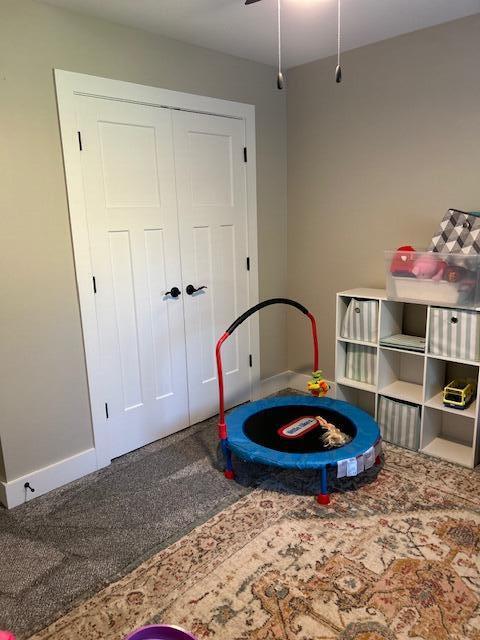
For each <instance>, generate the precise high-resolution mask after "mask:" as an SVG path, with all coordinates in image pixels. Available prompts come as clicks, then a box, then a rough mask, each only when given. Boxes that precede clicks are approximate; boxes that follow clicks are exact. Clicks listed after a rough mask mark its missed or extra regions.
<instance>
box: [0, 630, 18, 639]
mask: <svg viewBox="0 0 480 640" xmlns="http://www.w3.org/2000/svg"><path fill="white" fill-rule="evenodd" d="M0 640H15V636H14V635H13V633H10V631H0Z"/></svg>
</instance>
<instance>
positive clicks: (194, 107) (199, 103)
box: [55, 70, 260, 467]
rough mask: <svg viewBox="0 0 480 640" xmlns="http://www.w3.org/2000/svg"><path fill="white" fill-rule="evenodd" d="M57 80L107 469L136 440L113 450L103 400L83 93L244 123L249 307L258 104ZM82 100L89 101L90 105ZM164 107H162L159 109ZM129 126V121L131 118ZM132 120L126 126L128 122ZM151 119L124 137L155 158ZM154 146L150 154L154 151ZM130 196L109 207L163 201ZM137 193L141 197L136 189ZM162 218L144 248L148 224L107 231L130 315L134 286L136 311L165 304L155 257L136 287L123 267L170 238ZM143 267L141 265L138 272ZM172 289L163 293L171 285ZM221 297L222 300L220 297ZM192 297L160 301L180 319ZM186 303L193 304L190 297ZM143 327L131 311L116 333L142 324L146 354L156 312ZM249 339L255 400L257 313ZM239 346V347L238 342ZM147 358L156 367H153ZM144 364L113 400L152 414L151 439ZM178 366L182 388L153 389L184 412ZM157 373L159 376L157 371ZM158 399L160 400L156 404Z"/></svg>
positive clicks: (63, 76)
mask: <svg viewBox="0 0 480 640" xmlns="http://www.w3.org/2000/svg"><path fill="white" fill-rule="evenodd" d="M55 82H56V91H57V100H58V110H59V119H60V129H61V135H62V148H63V155H64V163H65V173H66V180H67V194H68V204H69V212H70V223H71V230H72V239H73V246H74V254H75V269H76V277H77V284H78V293H79V301H80V312H81V318H82V329H83V336H84V345H85V354H86V362H87V373H88V384H89V391H90V400H91V412H92V424H93V434H94V440H95V451H96V456H97V466H98V467H102V466H105V465H107V464H109V463H110V460H111V459H112V457H113V456H114V455H118V453H119V452H121V450H122V447H123V448H129V447H130V446H132V445H131V444H128V442H125V443H123V444H122V443H121V442H117V444H116V445H115V446H114V448H113V449H112V448H111V442H110V429H109V428H108V421H107V419H106V416H105V402H106V401H107V400H106V398H107V396H108V392H109V385H108V381H107V380H105V377H104V376H103V375H102V361H101V352H100V344H101V339H100V327H99V325H98V323H97V310H96V305H98V304H100V302H99V295H98V294H97V296H95V294H94V293H93V289H92V276H93V275H95V270H94V265H93V259H94V256H93V252H92V253H91V252H90V238H89V235H88V218H87V212H86V204H87V203H86V197H85V189H84V184H83V175H82V160H81V156H82V153H85V152H87V147H88V144H89V142H88V137H89V136H88V135H87V134H86V133H85V132H82V131H81V125H80V120H81V118H80V116H81V114H80V111H79V96H82V97H85V99H86V98H92V99H95V98H104V100H103V101H102V102H108V101H109V100H110V101H116V102H119V103H125V106H127V105H129V103H133V104H131V105H130V106H132V107H141V106H144V107H147V109H146V110H144V111H143V112H142V113H143V115H142V117H145V114H146V113H147V112H148V109H149V108H150V107H155V108H157V109H158V108H159V107H163V109H161V111H164V112H165V113H166V114H168V116H169V117H170V118H171V117H172V110H175V112H178V110H182V111H187V112H188V111H192V112H197V113H203V114H210V115H211V114H214V115H218V116H223V117H225V118H229V119H232V120H233V121H239V122H240V123H242V126H243V131H244V132H245V133H244V136H245V140H246V146H247V147H248V152H249V162H248V164H246V165H245V167H244V179H245V183H244V184H245V191H246V196H245V199H246V210H247V246H248V255H249V257H250V271H248V272H247V304H246V307H249V306H252V305H254V304H256V303H257V302H258V270H257V264H258V261H257V221H256V168H255V116H254V107H252V106H251V105H246V104H241V103H234V102H230V101H224V100H218V99H212V98H205V97H202V96H196V95H190V94H186V93H179V92H174V91H168V90H164V89H158V88H154V87H147V86H143V85H137V84H133V83H127V82H121V81H116V80H110V79H106V78H98V77H95V76H88V75H84V74H77V73H72V72H67V71H60V70H56V71H55ZM86 102H88V100H86ZM81 104H85V102H84V103H81ZM158 110H159V111H160V109H158ZM167 110H168V111H167ZM135 111H136V113H139V112H138V111H137V110H135ZM84 115H85V114H84ZM173 115H175V114H173ZM179 115H182V114H181V113H179ZM136 117H137V116H136ZM110 119H111V118H110ZM105 121H109V119H108V114H107V117H106V118H105ZM113 122H114V123H115V120H114V119H113ZM110 124H111V123H110ZM123 124H124V125H125V123H123ZM126 124H127V125H128V120H127V123H126ZM151 124H152V123H151V122H148V118H147V121H144V122H142V123H140V124H139V128H140V129H142V131H135V132H134V133H132V131H130V132H129V133H126V135H124V136H123V144H127V139H128V135H130V137H132V136H133V137H135V139H136V140H137V142H138V141H140V142H139V148H140V149H143V152H144V156H145V157H147V156H148V154H150V156H151V149H152V144H151V135H149V134H148V133H146V131H145V130H144V129H147V130H148V129H149V127H151ZM115 126H121V125H120V124H119V123H118V122H116V123H115ZM115 126H110V125H109V126H103V131H102V134H103V137H104V141H103V143H104V146H105V144H106V141H110V144H111V149H113V148H114V146H115V145H116V144H120V145H121V144H122V143H116V142H115V141H112V138H114V136H111V135H110V136H109V134H110V133H112V132H113V130H114V129H115ZM155 127H159V131H158V132H157V131H156V133H155V135H156V137H157V138H158V136H161V135H162V134H161V132H160V131H161V128H162V127H161V125H160V124H158V123H157V124H156V125H155ZM127 129H128V126H127ZM78 132H80V134H82V133H83V138H82V141H83V144H84V151H80V149H79V138H78ZM149 140H150V142H149ZM98 145H99V147H100V142H98ZM149 149H150V151H148V150H149ZM107 155H108V152H107ZM157 155H158V153H157ZM110 159H111V158H110ZM113 164H114V163H113ZM160 165H161V160H160V164H159V168H160ZM130 169H132V167H131V166H130ZM126 170H128V161H127V163H126V164H124V165H123V167H119V166H118V162H117V166H116V168H114V167H113V168H112V171H111V172H110V173H111V175H110V176H109V178H108V179H107V183H108V180H110V184H111V180H112V179H113V180H115V179H116V180H117V182H118V181H121V180H120V178H121V175H122V171H126ZM163 171H166V169H165V168H164V169H163ZM112 176H113V178H112ZM115 176H116V177H115ZM161 176H162V169H161V168H160V169H159V174H158V177H159V182H158V184H159V189H158V190H159V191H160V192H162V188H161V180H160V178H161ZM140 179H141V180H144V181H145V180H148V179H150V183H148V184H147V185H146V187H147V188H146V189H145V193H147V192H149V189H148V185H150V187H151V185H152V174H151V173H150V178H149V176H148V172H147V173H146V174H145V175H143V176H140ZM97 180H98V177H97ZM104 182H105V181H104ZM97 188H98V187H97ZM104 188H105V184H104ZM129 195H130V196H131V195H132V194H129V192H128V188H127V186H125V185H123V193H122V197H120V198H118V199H116V200H115V198H114V199H113V200H112V199H111V200H110V205H114V206H113V207H110V208H112V209H113V208H118V209H122V207H123V208H124V209H129V208H130V205H132V204H135V205H136V207H137V208H138V210H140V211H141V213H142V214H145V213H146V209H149V208H150V209H152V207H150V205H152V204H155V205H158V198H157V200H155V199H153V200H152V197H151V196H152V195H155V192H154V190H152V189H150V192H149V193H148V195H149V196H150V197H149V198H146V196H145V198H144V199H142V198H138V197H137V201H136V202H132V200H129V199H128V198H129ZM136 195H137V196H138V193H137V194H136ZM157 195H158V194H157ZM162 197H163V196H162ZM124 205H127V206H124ZM157 208H158V207H157ZM153 209H155V207H153ZM123 213H124V212H123ZM123 213H122V216H123ZM129 213H130V217H131V218H132V217H133V218H134V217H135V216H132V215H131V214H132V211H129ZM157 213H158V212H157ZM162 215H164V212H162V213H161V214H160V213H158V216H157V218H156V219H153V218H152V217H151V221H152V220H153V222H154V225H153V226H152V225H150V222H149V221H145V220H144V223H145V224H144V225H143V240H142V242H143V245H142V242H140V241H139V237H140V235H141V233H140V231H141V229H142V224H141V223H140V222H139V221H138V220H137V222H136V223H135V224H133V223H132V224H133V226H131V227H127V226H126V224H123V222H122V224H120V225H119V226H118V227H115V225H113V226H112V227H111V228H110V231H109V232H108V233H109V234H110V235H109V236H108V237H109V239H111V238H113V240H112V241H111V242H110V241H109V243H108V244H109V249H110V256H112V259H111V265H110V269H111V275H110V278H111V284H112V291H113V279H114V278H115V276H116V278H117V282H118V281H121V282H122V283H123V284H122V288H121V289H120V290H119V289H118V284H117V298H118V300H117V306H118V305H126V308H130V312H131V309H132V306H131V304H130V307H129V304H128V301H129V300H130V301H131V300H132V292H133V290H134V289H135V287H137V291H136V292H135V293H136V295H137V298H138V300H137V298H136V305H137V306H136V307H135V309H137V308H139V307H141V308H143V309H145V308H146V307H148V304H149V301H151V302H152V305H151V310H153V308H154V306H155V305H157V306H158V305H160V299H156V298H154V297H152V296H151V295H150V292H151V290H152V288H154V287H152V274H153V280H154V281H155V284H158V285H160V282H162V284H163V280H162V272H161V270H159V269H158V265H157V266H156V267H155V269H153V271H152V268H151V267H152V263H151V262H150V281H149V280H148V278H147V284H143V285H142V284H140V285H139V284H138V275H137V277H135V275H134V274H133V273H134V272H133V271H132V270H130V284H128V277H127V276H128V273H129V272H128V269H127V271H122V269H124V268H125V264H128V260H129V259H130V260H131V264H132V266H133V270H134V271H135V269H136V267H137V266H138V264H139V261H138V255H140V254H139V251H140V253H141V252H142V251H143V256H144V258H145V259H146V260H147V261H148V248H150V256H151V255H152V251H153V249H154V248H158V247H159V246H161V240H160V236H163V234H164V233H166V234H167V236H168V235H169V234H171V233H173V232H172V231H171V228H170V227H169V226H168V224H167V222H166V219H165V218H161V216H162ZM108 217H111V216H110V214H109V215H108V216H107V219H108ZM124 217H125V216H124ZM127 217H128V214H127ZM131 222H132V221H131ZM161 225H164V226H161ZM165 225H166V226H165ZM147 232H148V233H147ZM150 232H152V233H150ZM127 237H128V239H127ZM169 237H170V238H171V237H173V236H171V235H169ZM146 238H148V241H147V240H146ZM163 239H164V238H163ZM163 246H164V247H166V249H165V251H166V253H168V250H169V248H170V244H169V242H167V243H166V244H165V242H164V244H163ZM172 246H173V245H172ZM136 256H137V257H136ZM115 257H116V260H115V259H114V258H115ZM125 259H126V260H125ZM140 262H142V261H140ZM167 262H168V265H169V268H170V273H166V274H165V277H166V279H167V280H168V283H167V288H170V287H171V286H178V287H179V288H181V283H180V282H179V283H178V284H177V285H175V283H172V282H170V275H171V273H172V271H171V264H172V263H171V261H170V260H167ZM174 262H175V261H173V264H174ZM141 271H142V269H140V272H141ZM147 271H148V266H147V265H146V266H144V267H143V273H144V275H145V274H146V273H147ZM167 271H168V270H167ZM107 277H108V274H107ZM97 278H99V280H98V282H97V284H98V287H99V290H100V280H103V276H97ZM148 284H150V289H149V288H148ZM185 284H187V283H185ZM192 284H195V285H199V284H202V283H200V282H194V283H192ZM167 288H166V289H165V290H167ZM213 288H214V289H217V293H218V286H217V287H215V286H214V287H213ZM240 289H241V288H240ZM162 293H164V292H162ZM214 294H215V291H214ZM198 295H200V294H197V295H196V296H193V297H192V300H191V301H192V302H194V298H196V297H197V296H198ZM218 297H219V299H220V294H219V296H218ZM186 298H187V296H186V295H185V292H184V291H182V296H180V299H176V300H168V301H166V300H162V303H163V302H167V304H168V303H170V302H174V303H175V306H173V305H169V307H168V308H169V309H171V311H170V314H173V316H174V315H175V313H176V312H177V311H178V310H180V309H181V307H182V305H185V304H186V302H185V299H186ZM187 302H190V299H189V300H188V301H187ZM242 311H244V308H240V307H239V308H238V312H239V313H241V312H242ZM187 316H188V313H187ZM217 319H218V322H219V323H220V324H221V323H222V322H223V319H222V318H220V317H218V316H217ZM233 319H234V318H230V317H229V318H228V319H227V320H226V324H225V326H221V327H219V330H220V333H222V332H223V331H224V329H225V328H226V325H228V324H230V322H231V321H232V320H233ZM134 320H136V321H137V325H138V326H137V327H136V326H135V322H134ZM159 322H160V321H159ZM162 322H165V314H163V320H162ZM145 325H146V322H143V324H142V322H140V323H138V318H136V319H134V318H133V316H132V314H131V313H130V316H129V315H128V314H126V315H125V317H124V325H123V327H122V329H120V328H119V327H116V330H117V335H120V333H121V331H124V332H125V331H127V332H128V331H130V332H132V331H133V330H134V329H137V335H141V334H142V329H143V333H144V337H143V338H140V337H137V355H138V354H142V353H143V354H144V355H145V350H146V348H147V346H146V345H148V340H147V338H145V336H147V337H148V334H149V332H150V345H151V346H152V347H153V346H155V345H154V333H155V328H154V325H152V323H151V317H150V328H148V327H147V326H145ZM172 326H173V325H172ZM246 336H247V338H246V340H247V349H246V353H245V354H244V355H245V357H247V358H248V353H251V354H253V366H252V367H251V368H250V369H249V380H250V397H252V398H253V397H254V396H256V395H258V394H259V374H260V362H259V324H258V316H253V317H252V318H251V319H250V322H249V327H248V330H246ZM216 337H218V336H216ZM111 339H113V338H111ZM238 344H240V342H239V343H238ZM120 346H121V345H120V344H117V347H118V348H117V362H118V357H119V348H120ZM241 348H242V349H243V348H244V345H242V346H241ZM157 352H158V351H157ZM153 353H154V350H153V348H152V352H151V354H152V355H151V357H150V359H149V358H148V357H147V358H146V360H145V363H146V364H145V363H144V364H143V366H144V368H145V367H146V369H147V371H148V370H150V372H152V370H153V373H155V368H154V366H153V365H152V362H153V360H154V356H153ZM123 356H124V362H127V361H128V360H125V358H126V356H128V357H131V358H132V359H133V361H135V358H134V357H133V356H132V352H129V351H128V350H127V352H125V351H124V354H123ZM120 357H121V354H120ZM226 358H227V367H226V369H227V370H228V371H232V373H233V374H235V373H236V367H231V365H229V363H228V358H229V356H228V355H226ZM149 362H150V364H148V363H149ZM141 368H142V367H141V366H140V367H139V368H137V373H135V370H133V371H129V372H127V373H128V374H129V375H130V377H129V378H127V377H126V378H125V380H126V381H127V382H128V385H129V386H128V394H129V395H125V393H124V390H123V389H122V398H121V399H122V401H123V405H122V403H121V402H119V401H118V398H117V400H116V401H115V402H117V408H118V407H120V408H121V407H122V406H123V411H124V412H125V411H128V412H133V413H135V412H137V414H138V415H140V413H142V412H143V413H144V414H145V415H146V416H147V421H146V427H145V428H146V432H145V433H146V437H147V439H148V438H149V437H151V438H155V437H158V432H157V433H155V432H154V431H151V430H150V431H149V428H150V427H149V425H151V423H149V421H148V416H149V415H150V413H149V412H150V411H151V409H150V408H149V407H148V406H147V404H148V402H147V403H145V402H144V401H143V400H144V396H142V398H141V400H142V402H138V401H136V400H138V399H139V396H138V393H139V389H140V386H139V384H138V382H139V376H141ZM139 371H140V373H139ZM161 371H163V374H164V373H165V370H164V369H161ZM175 371H176V373H174V374H173V371H172V374H173V375H174V376H175V379H176V380H178V386H177V384H175V385H174V388H173V391H171V390H167V391H165V389H163V392H160V393H158V387H157V389H156V390H155V389H154V390H153V391H154V395H153V397H155V399H156V398H157V397H158V399H159V400H161V402H163V403H164V406H165V405H166V404H168V399H169V398H170V397H172V396H170V394H171V393H173V397H175V398H176V399H177V401H178V405H181V406H182V407H183V409H185V406H186V403H182V402H180V398H181V397H182V394H184V393H185V388H186V376H181V375H180V371H181V366H180V365H178V368H177V369H176V370H175ZM156 372H157V374H158V370H157V371H156ZM120 374H124V371H123V370H122V364H121V363H120V369H119V373H118V375H120ZM144 375H145V374H144ZM234 377H235V375H234ZM161 379H163V380H165V376H163V378H162V377H161ZM182 380H183V387H182ZM154 382H157V383H158V376H157V380H155V377H154V375H153V374H152V376H151V379H150V381H149V382H145V383H144V386H143V387H142V392H144V391H143V390H144V389H147V388H148V385H150V387H149V391H150V392H151V391H152V388H153V387H152V385H153V383H154ZM122 383H123V380H122ZM142 383H143V379H142ZM228 384H229V380H228V379H227V390H228ZM210 386H212V385H210ZM241 387H242V385H241ZM232 389H235V382H234V383H233V386H232ZM135 392H136V393H137V398H135ZM236 393H237V392H236V391H235V390H234V391H233V393H232V396H231V401H232V402H235V401H236V397H238V396H236V395H235V394H236ZM242 393H243V388H242ZM145 397H147V399H148V398H151V397H152V396H151V395H148V394H147V395H146V396H145ZM110 402H111V400H110ZM153 404H154V405H155V403H153ZM126 407H130V408H129V409H128V410H127V409H126ZM109 409H110V411H112V410H113V412H114V413H115V410H114V407H112V406H111V405H110V404H109ZM182 415H183V414H182V412H181V411H180V415H178V413H177V415H176V418H177V419H178V420H180V419H181V418H182ZM171 417H172V420H173V421H174V419H175V414H174V413H172V414H171ZM110 419H111V418H109V420H110ZM187 421H188V418H187ZM110 424H112V423H110ZM177 424H178V423H177ZM156 428H158V425H156V426H154V429H156ZM175 428H178V427H175ZM162 429H165V430H164V431H162V433H161V434H160V435H163V434H164V433H166V432H167V431H168V427H165V425H163V426H162ZM127 441H128V437H127ZM133 446H135V442H134V443H133Z"/></svg>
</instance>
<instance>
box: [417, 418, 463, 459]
mask: <svg viewBox="0 0 480 640" xmlns="http://www.w3.org/2000/svg"><path fill="white" fill-rule="evenodd" d="M474 436H475V419H473V418H472V417H470V416H467V415H463V414H461V413H460V412H458V413H452V412H446V411H443V410H441V409H434V408H432V407H429V406H426V407H425V409H424V417H423V429H422V434H421V441H420V451H422V453H427V454H429V455H432V456H436V457H438V458H442V459H443V460H448V461H449V462H456V463H457V464H462V465H464V466H467V467H471V466H473V463H474V446H473V445H474Z"/></svg>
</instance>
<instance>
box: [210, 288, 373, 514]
mask: <svg viewBox="0 0 480 640" xmlns="http://www.w3.org/2000/svg"><path fill="white" fill-rule="evenodd" d="M273 304H286V305H290V306H292V307H295V308H296V309H298V310H299V311H301V312H302V313H303V314H304V315H306V316H307V317H308V318H309V320H310V323H311V329H312V338H313V348H314V365H313V370H314V371H316V370H317V369H318V339H317V328H316V322H315V318H314V316H313V315H312V314H311V313H310V312H309V311H308V310H307V309H306V308H305V307H304V306H303V305H301V304H300V303H299V302H295V301H294V300H289V299H287V298H273V299H271V300H265V301H264V302H260V303H259V304H257V305H255V306H254V307H251V308H250V309H248V311H246V312H245V313H244V314H242V315H241V316H240V317H239V318H237V320H235V322H233V323H232V324H231V325H230V327H228V329H227V330H226V331H225V333H224V334H223V335H222V337H221V338H220V339H219V341H218V343H217V346H216V360H217V371H218V387H219V404H220V408H219V409H220V410H219V422H218V435H219V438H220V442H221V447H222V451H223V455H224V460H225V470H224V474H225V477H226V478H229V479H233V478H234V477H235V474H234V471H233V464H232V452H233V453H234V454H235V455H236V456H237V457H238V458H240V459H241V460H245V461H250V462H257V463H260V464H265V465H269V466H274V467H281V468H284V469H298V470H301V469H318V470H320V472H321V493H320V494H319V495H318V496H317V501H318V502H319V503H320V504H328V503H329V501H330V498H329V493H328V485H327V469H328V468H329V467H333V468H335V469H336V470H337V475H338V476H340V475H349V476H350V475H352V476H353V475H358V474H359V473H362V472H363V471H364V470H366V469H368V468H370V467H372V466H373V465H374V464H379V462H380V460H379V454H380V452H381V436H380V430H379V428H378V425H377V423H376V422H375V421H374V420H373V419H372V418H371V416H369V415H368V414H367V413H366V412H365V411H362V410H361V409H358V408H357V407H354V406H353V405H351V404H349V403H347V402H343V401H341V400H332V399H331V398H319V397H313V396H283V397H276V398H266V399H263V400H257V401H255V402H251V403H248V404H245V405H241V406H240V407H237V408H236V409H234V410H233V411H232V412H231V413H230V414H229V416H228V417H227V419H226V420H225V400H224V387H223V370H222V359H221V347H222V344H223V343H224V342H225V340H227V339H228V337H229V336H230V335H232V333H233V332H234V331H235V329H236V328H237V327H238V326H239V325H240V324H242V322H244V321H245V320H247V318H249V317H250V316H251V315H252V314H254V313H255V312H256V311H259V310H260V309H263V308H264V307H266V306H269V305H273ZM317 415H320V416H321V417H322V418H325V419H326V420H327V421H328V422H331V423H333V424H335V425H336V426H337V427H339V428H340V429H341V431H342V432H343V433H345V434H347V435H348V436H349V437H350V438H351V440H350V441H349V442H348V443H346V444H344V445H342V446H339V447H335V448H329V447H327V446H326V445H325V444H324V443H323V441H322V438H321V437H319V435H320V434H321V431H322V427H321V426H320V425H318V423H317V425H318V427H316V426H315V425H314V426H310V427H309V426H308V423H309V420H310V421H312V424H313V423H314V421H315V419H314V416H317ZM302 420H305V423H304V424H305V425H307V426H306V427H301V428H300V432H301V435H300V436H297V435H295V436H290V437H286V436H285V429H286V428H287V427H289V426H290V425H294V424H298V422H299V421H302ZM281 433H282V434H283V435H281Z"/></svg>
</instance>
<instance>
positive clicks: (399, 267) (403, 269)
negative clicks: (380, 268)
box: [390, 245, 415, 278]
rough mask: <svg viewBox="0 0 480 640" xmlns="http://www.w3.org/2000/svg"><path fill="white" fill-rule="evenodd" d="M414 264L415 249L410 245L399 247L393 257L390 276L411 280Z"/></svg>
mask: <svg viewBox="0 0 480 640" xmlns="http://www.w3.org/2000/svg"><path fill="white" fill-rule="evenodd" d="M414 264H415V249H414V248H413V247H411V246H410V245H405V246H404V247H399V248H398V249H397V251H396V253H395V255H394V256H393V259H392V264H391V265H390V272H391V274H392V276H395V277H397V278H398V277H402V278H413V277H414V276H413V274H412V269H413V266H414Z"/></svg>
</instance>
